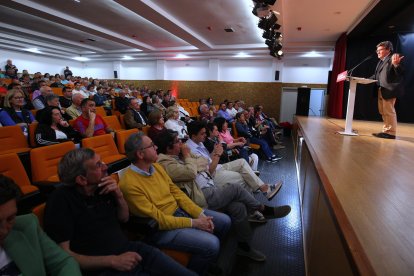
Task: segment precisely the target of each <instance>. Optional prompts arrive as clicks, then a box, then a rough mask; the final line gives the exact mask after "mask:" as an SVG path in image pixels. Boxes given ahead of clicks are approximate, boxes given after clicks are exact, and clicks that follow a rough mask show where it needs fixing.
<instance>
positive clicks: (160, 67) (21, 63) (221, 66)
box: [0, 51, 331, 84]
mask: <svg viewBox="0 0 414 276" xmlns="http://www.w3.org/2000/svg"><path fill="white" fill-rule="evenodd" d="M0 53H1V57H2V59H3V60H1V62H0V66H1V67H2V68H3V69H4V65H5V64H6V60H7V59H9V58H10V59H12V60H13V63H14V64H15V65H16V66H17V68H19V72H21V71H22V70H23V69H27V70H29V72H30V73H35V72H37V71H40V72H42V73H46V72H48V73H53V74H54V73H62V72H63V69H64V67H65V66H69V67H70V69H71V70H72V72H73V74H74V75H79V76H86V77H93V78H100V79H113V78H114V70H116V71H118V78H119V79H123V80H156V79H160V80H163V79H164V80H192V81H209V80H216V81H234V82H275V79H274V78H275V71H276V70H279V71H280V76H281V79H280V81H282V82H284V83H304V84H306V83H327V81H328V71H329V70H330V68H331V61H330V59H327V58H325V59H321V58H312V59H310V58H302V59H292V60H289V59H286V60H282V61H279V60H277V59H275V58H269V59H263V60H254V59H237V60H231V59H210V60H207V59H204V60H149V61H115V62H85V63H82V62H77V61H71V60H63V59H57V58H56V59H54V58H46V57H41V56H37V55H34V54H29V53H27V54H26V53H20V52H13V51H1V52H0Z"/></svg>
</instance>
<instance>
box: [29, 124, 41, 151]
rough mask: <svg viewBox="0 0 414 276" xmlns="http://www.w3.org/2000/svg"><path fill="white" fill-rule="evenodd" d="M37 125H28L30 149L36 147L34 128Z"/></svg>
mask: <svg viewBox="0 0 414 276" xmlns="http://www.w3.org/2000/svg"><path fill="white" fill-rule="evenodd" d="M38 124H39V123H38V122H33V123H31V124H30V125H29V144H30V147H32V148H35V147H37V144H36V139H35V132H36V128H37V125H38Z"/></svg>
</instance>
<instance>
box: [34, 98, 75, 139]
mask: <svg viewBox="0 0 414 276" xmlns="http://www.w3.org/2000/svg"><path fill="white" fill-rule="evenodd" d="M80 139H81V135H80V134H79V132H77V131H76V130H74V129H73V128H72V127H71V126H70V125H69V123H68V122H67V121H65V120H64V119H63V118H62V114H61V113H60V109H59V108H58V107H56V106H48V107H46V108H45V109H44V111H43V114H42V116H41V118H40V121H39V125H38V126H37V128H36V131H35V141H36V144H37V145H38V146H48V145H54V144H59V143H63V142H67V141H72V142H74V143H75V144H78V143H79V142H80Z"/></svg>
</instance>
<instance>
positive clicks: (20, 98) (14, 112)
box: [0, 89, 35, 135]
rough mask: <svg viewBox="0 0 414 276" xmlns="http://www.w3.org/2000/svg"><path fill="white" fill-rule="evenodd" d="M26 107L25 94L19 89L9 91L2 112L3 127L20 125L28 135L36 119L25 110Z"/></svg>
mask: <svg viewBox="0 0 414 276" xmlns="http://www.w3.org/2000/svg"><path fill="white" fill-rule="evenodd" d="M24 105H25V101H24V94H23V92H22V91H20V90H18V89H12V90H9V91H8V92H7V94H6V97H5V98H4V108H3V109H2V110H1V111H0V123H1V124H2V125H3V126H15V125H19V126H20V127H21V128H22V131H23V133H25V135H27V130H28V124H30V123H32V122H33V121H34V120H35V118H34V117H33V114H32V113H31V112H30V111H29V110H27V109H24V108H23V106H24Z"/></svg>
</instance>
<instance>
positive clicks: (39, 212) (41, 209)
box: [32, 203, 46, 228]
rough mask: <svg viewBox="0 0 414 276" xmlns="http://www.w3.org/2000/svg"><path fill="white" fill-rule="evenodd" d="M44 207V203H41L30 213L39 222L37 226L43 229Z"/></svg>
mask: <svg viewBox="0 0 414 276" xmlns="http://www.w3.org/2000/svg"><path fill="white" fill-rule="evenodd" d="M45 207H46V203H42V204H40V205H38V206H36V207H34V208H33V210H32V213H33V214H34V215H35V216H36V217H37V220H38V221H39V225H40V227H42V228H43V218H44V215H45Z"/></svg>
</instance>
